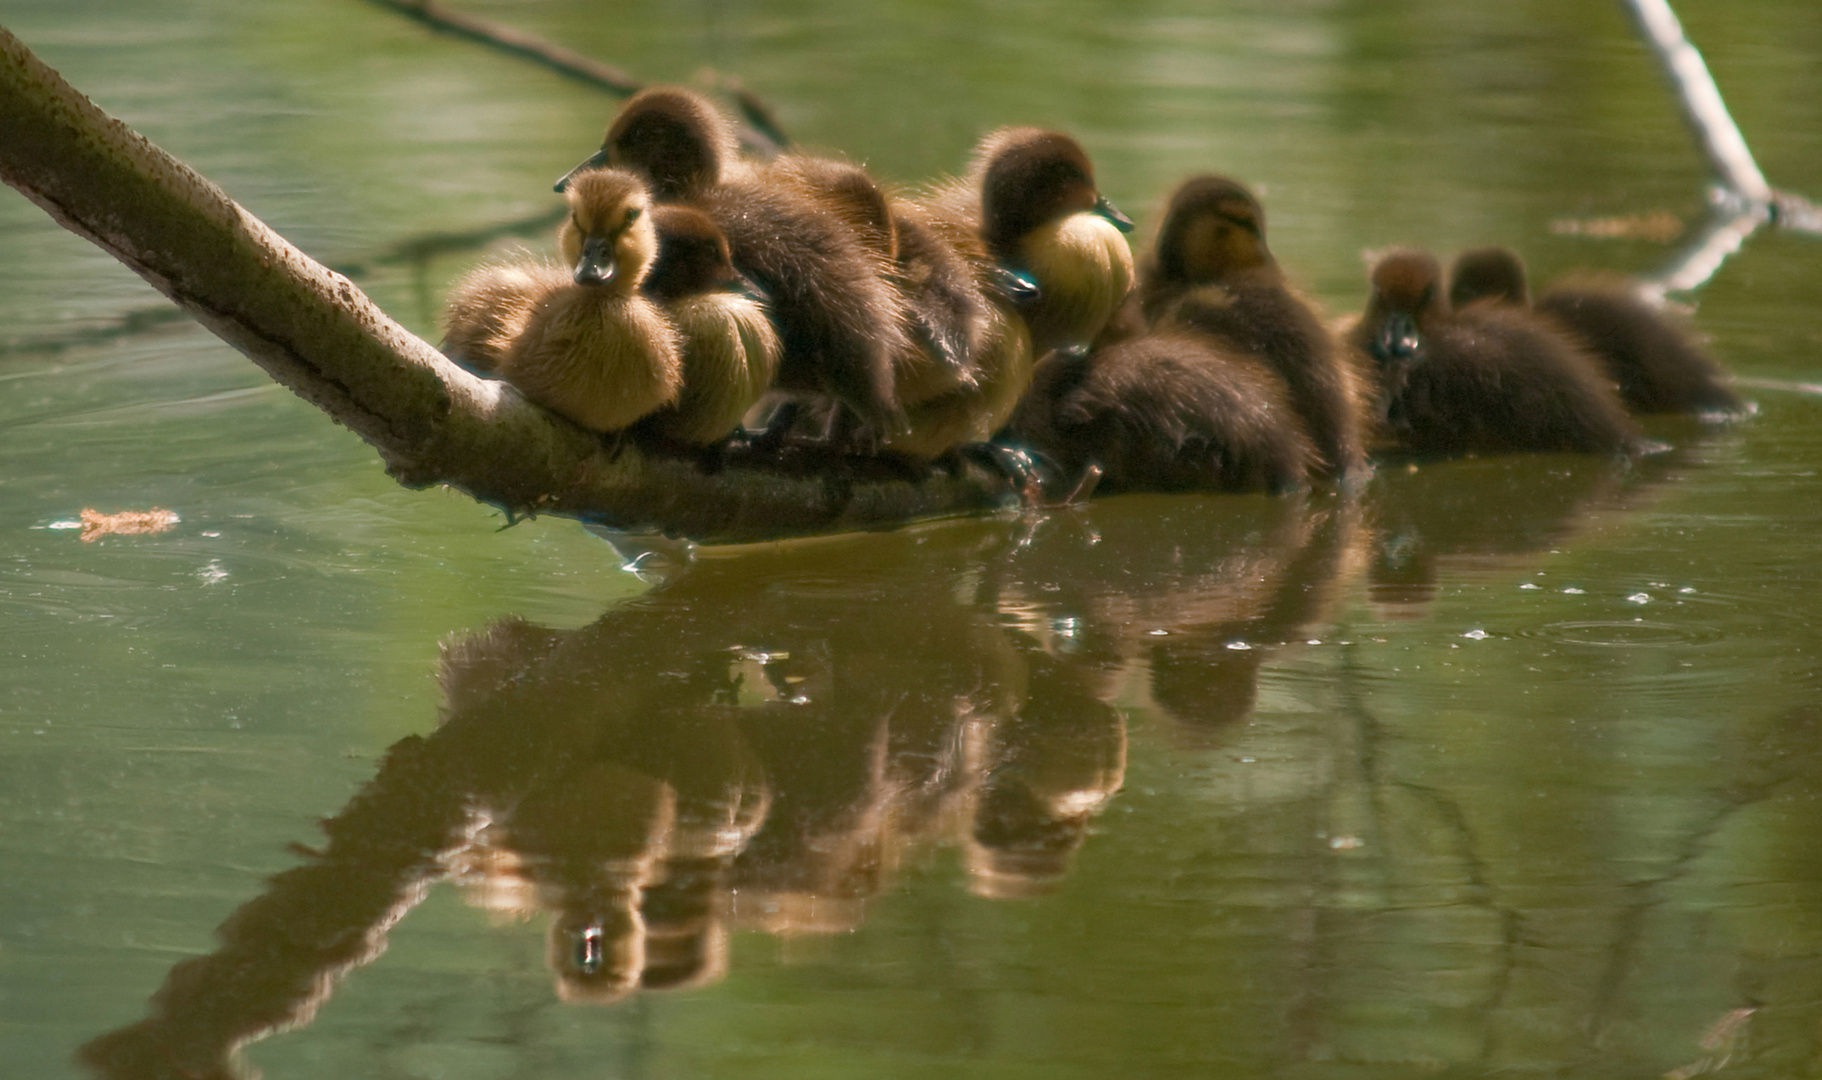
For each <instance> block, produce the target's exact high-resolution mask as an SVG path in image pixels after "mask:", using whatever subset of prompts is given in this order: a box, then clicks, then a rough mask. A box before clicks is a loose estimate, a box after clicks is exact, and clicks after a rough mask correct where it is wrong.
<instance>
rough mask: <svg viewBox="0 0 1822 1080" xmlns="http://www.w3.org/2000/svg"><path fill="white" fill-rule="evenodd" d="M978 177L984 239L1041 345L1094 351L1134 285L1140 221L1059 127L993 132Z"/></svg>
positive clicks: (978, 160) (980, 152) (1035, 344)
mask: <svg viewBox="0 0 1822 1080" xmlns="http://www.w3.org/2000/svg"><path fill="white" fill-rule="evenodd" d="M974 174H975V175H977V176H978V177H979V178H980V193H981V239H982V240H984V241H986V243H987V246H988V248H989V249H990V250H991V251H992V252H993V254H994V257H995V258H997V259H998V260H999V261H1000V264H1001V268H1002V271H1003V277H1004V279H1005V282H1006V287H1005V288H1004V291H1005V292H1006V293H1007V294H1008V295H1009V296H1011V297H1012V298H1013V299H1015V300H1016V301H1018V302H1019V303H1020V305H1021V307H1022V309H1023V312H1024V314H1025V317H1026V319H1027V321H1028V322H1029V323H1030V324H1031V332H1032V341H1033V347H1034V348H1037V349H1039V350H1040V351H1042V350H1045V349H1049V348H1082V347H1086V346H1087V345H1088V344H1089V343H1090V342H1092V341H1093V340H1094V339H1095V338H1096V337H1097V336H1099V334H1100V333H1101V331H1102V330H1103V329H1104V328H1105V327H1106V325H1107V322H1108V320H1109V319H1111V318H1112V317H1113V314H1114V311H1115V310H1116V309H1118V307H1119V305H1120V303H1121V302H1122V301H1124V300H1125V299H1126V294H1127V293H1128V292H1130V291H1131V289H1132V281H1133V263H1132V249H1131V248H1130V247H1129V246H1128V245H1127V243H1126V237H1125V235H1124V234H1125V233H1128V232H1131V231H1132V220H1131V219H1130V218H1128V217H1127V216H1126V215H1125V214H1122V213H1120V211H1119V210H1118V209H1116V208H1115V207H1114V206H1113V204H1111V203H1109V202H1108V201H1107V199H1106V198H1105V197H1104V196H1102V195H1101V193H1100V192H1099V191H1098V190H1097V189H1096V187H1095V182H1094V167H1093V166H1092V165H1091V164H1089V161H1088V155H1087V154H1086V153H1085V152H1083V150H1082V147H1081V146H1080V144H1078V143H1077V142H1076V141H1075V140H1074V139H1072V138H1070V137H1069V136H1067V135H1064V134H1062V133H1060V132H1055V131H1044V130H1041V129H1038V128H1007V129H1004V130H1001V131H997V132H994V133H993V134H991V135H989V136H987V138H985V139H984V140H982V142H981V145H980V148H979V150H978V151H977V152H976V156H975V167H974Z"/></svg>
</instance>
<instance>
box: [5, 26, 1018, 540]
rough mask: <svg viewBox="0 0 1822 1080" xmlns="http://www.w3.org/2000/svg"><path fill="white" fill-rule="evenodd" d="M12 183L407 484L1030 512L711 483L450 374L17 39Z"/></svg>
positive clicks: (616, 519) (886, 480)
mask: <svg viewBox="0 0 1822 1080" xmlns="http://www.w3.org/2000/svg"><path fill="white" fill-rule="evenodd" d="M0 179H3V180H5V181H6V182H7V183H8V184H10V185H12V186H13V187H15V188H17V189H18V190H19V191H21V192H22V193H24V194H25V196H26V197H27V198H29V199H31V200H32V201H33V202H35V203H37V204H38V205H39V206H40V207H42V208H43V209H44V210H45V211H46V212H47V213H49V214H50V215H51V216H52V217H53V218H54V219H56V221H57V222H58V223H59V224H61V225H63V226H64V227H65V228H67V229H70V230H71V231H72V232H75V233H77V234H78V235H80V236H83V237H85V238H86V239H88V240H90V241H91V242H93V243H94V244H96V245H97V246H99V247H101V248H102V249H103V250H105V251H107V252H109V253H110V254H112V255H113V256H114V257H115V258H117V259H119V260H120V261H121V262H123V263H125V264H126V265H127V266H129V267H130V268H132V269H133V270H134V271H135V272H136V273H138V274H139V275H140V276H141V277H143V278H145V279H146V280H147V281H149V282H151V283H152V285H153V286H154V287H156V288H157V289H158V290H159V291H160V292H162V293H164V294H165V295H166V296H168V297H170V298H171V299H172V300H173V301H175V302H176V303H177V304H178V305H179V306H181V307H183V308H184V309H185V310H186V311H188V312H190V313H191V314H192V315H194V316H195V317H196V318H197V319H198V321H200V322H201V323H202V324H203V325H204V326H206V327H207V328H208V329H209V330H211V331H212V332H214V333H215V334H216V335H218V336H219V337H221V338H222V339H223V340H225V341H227V342H228V343H229V344H231V345H233V346H235V347H236V348H237V349H239V350H240V351H241V352H243V353H245V354H246V355H247V357H248V358H249V359H251V360H252V361H253V362H254V363H256V364H258V365H259V366H260V367H261V368H263V369H264V370H265V371H266V372H267V373H268V374H270V375H271V376H272V377H273V378H274V379H276V380H277V381H278V382H280V383H282V384H283V385H285V386H286V387H288V388H290V389H291V390H292V391H293V392H295V393H296V394H298V395H299V396H300V397H302V398H304V399H305V400H306V401H309V402H310V403H312V404H314V405H316V406H317V407H318V408H320V409H322V410H323V411H324V412H327V413H328V414H329V415H330V416H331V417H333V418H334V419H335V420H336V421H337V422H338V423H341V424H343V425H344V426H346V427H347V428H349V429H350V430H352V431H353V432H355V433H356V434H357V435H359V436H361V438H363V439H365V440H366V441H367V442H368V443H370V444H372V445H373V447H374V448H375V449H377V450H378V451H379V453H380V456H381V457H382V459H384V461H385V463H386V467H387V469H388V471H389V472H390V473H391V474H392V475H393V476H394V477H395V478H396V479H398V480H399V482H400V483H402V484H405V485H406V486H408V487H426V486H429V485H432V484H439V483H441V484H448V485H451V486H453V487H456V488H459V489H461V490H463V491H465V492H467V493H468V494H470V495H472V496H474V497H475V498H477V499H479V500H481V501H483V502H487V503H491V504H493V505H496V506H499V507H502V508H503V509H505V510H506V511H507V512H508V514H509V515H515V516H516V515H519V514H530V513H551V514H560V515H564V516H568V517H575V518H579V519H582V520H586V521H593V522H599V523H601V524H605V525H609V526H613V527H615V528H623V529H629V530H640V531H652V532H662V533H665V534H667V535H672V536H687V537H690V538H691V539H694V540H698V541H701V542H705V543H739V542H749V541H756V540H763V539H776V538H781V537H787V536H801V535H810V534H815V533H830V532H844V531H852V530H856V529H869V528H889V527H893V526H896V525H899V524H902V523H904V522H905V521H907V520H911V519H914V518H922V517H933V516H940V515H948V514H959V513H970V512H978V511H981V510H988V509H998V508H1003V507H1005V506H1007V505H1008V503H1009V502H1012V501H1015V496H1014V493H1013V490H1012V487H1011V485H1010V484H1009V483H1008V482H1007V481H1006V480H1005V479H1004V478H1003V477H1001V476H999V475H998V474H997V473H995V472H994V471H992V470H989V469H987V468H985V467H982V466H979V465H974V464H958V465H956V466H954V467H953V468H952V469H949V470H946V471H941V470H939V471H932V472H927V473H924V474H918V475H913V474H910V473H908V472H892V471H890V470H886V469H884V468H883V467H879V468H875V471H871V472H870V471H868V469H869V468H870V467H868V466H864V465H861V464H857V463H848V462H843V463H837V465H836V467H834V468H833V469H830V470H823V471H817V472H810V473H804V472H798V473H790V472H785V471H781V470H776V469H768V468H761V467H758V466H754V465H745V464H735V465H731V466H729V467H727V468H725V469H722V470H720V471H716V472H710V471H707V470H705V469H704V468H702V467H701V465H699V464H698V463H697V462H696V461H694V460H687V459H680V458H664V457H657V456H651V455H647V454H645V453H644V452H642V451H641V450H640V449H639V448H637V447H635V446H632V445H630V444H628V445H622V446H620V447H618V448H614V447H610V446H608V445H605V444H604V443H603V442H602V440H601V439H600V438H598V437H597V436H595V435H594V434H592V433H590V432H587V431H584V430H582V429H580V428H578V427H575V426H574V425H571V424H570V423H568V422H567V421H564V420H562V419H561V418H559V417H557V416H555V415H553V414H551V413H549V412H547V411H545V410H544V409H541V408H539V407H537V406H535V405H532V404H530V403H529V402H527V401H525V400H524V399H523V398H522V397H520V396H519V395H518V394H517V393H516V392H515V391H514V390H512V389H511V388H510V387H509V386H507V385H506V384H504V383H499V382H492V381H487V380H482V379H478V378H476V377H474V376H472V375H470V374H469V373H468V372H466V371H464V370H462V369H461V368H459V367H457V366H456V365H454V364H452V363H450V362H449V361H448V360H447V359H445V358H444V357H443V356H442V354H441V353H439V352H437V350H436V349H434V348H432V347H431V346H430V345H429V344H428V343H426V342H424V341H422V340H421V339H419V338H417V337H415V336H413V335H412V334H411V333H410V332H409V331H407V330H405V329H404V328H403V327H401V326H399V325H398V324H397V323H395V322H393V321H392V320H391V319H389V318H387V317H386V315H385V313H384V312H382V311H380V310H379V308H378V307H376V306H375V305H374V304H373V303H372V302H371V301H370V300H368V299H367V297H366V296H365V295H364V294H362V293H361V291H360V290H359V289H357V288H356V287H355V286H354V285H353V283H352V282H350V281H349V280H348V279H347V278H345V277H343V276H342V275H340V274H337V273H335V272H334V271H332V270H329V269H328V268H326V267H324V266H322V265H321V264H319V263H317V262H315V261H314V260H312V259H310V258H309V257H308V256H306V255H305V254H304V253H303V252H301V251H299V250H298V249H297V248H295V247H293V246H292V245H291V244H289V243H288V242H286V241H285V240H284V238H283V237H281V236H279V235H278V234H277V233H275V232H273V231H272V230H271V229H270V228H268V227H267V226H266V225H265V224H264V223H263V222H261V221H260V220H259V219H257V218H255V217H253V216H252V215H251V214H249V213H247V212H246V211H245V210H243V209H242V208H241V207H240V206H239V205H237V204H236V203H234V202H233V200H231V199H229V198H228V197H227V196H226V195H225V194H224V193H223V192H222V191H221V189H219V188H217V187H216V186H215V185H214V184H212V183H210V182H209V181H208V180H206V179H204V178H203V177H202V176H200V175H198V174H197V173H195V172H194V171H193V170H191V169H190V168H188V167H187V166H185V165H184V164H183V163H181V162H179V161H177V160H176V159H174V158H172V157H171V156H170V155H168V154H166V153H165V152H164V151H162V150H160V149H159V148H158V147H156V146H154V145H152V144H151V143H150V142H148V141H147V140H146V139H145V138H144V137H142V136H140V135H139V134H138V133H137V132H134V131H133V130H132V129H130V128H128V127H127V126H126V125H125V124H122V123H121V122H120V121H118V120H115V119H113V118H112V117H110V116H107V115H106V114H105V113H103V112H102V111H101V110H100V109H98V108H96V107H95V106H94V105H93V104H92V103H91V102H89V100H88V99H87V98H84V97H83V96H82V95H81V94H79V93H77V92H76V91H75V90H74V89H73V88H71V87H70V86H69V84H67V83H66V82H64V81H63V79H62V78H61V77H59V76H58V75H57V73H56V72H54V71H52V70H51V69H50V68H49V67H46V66H45V65H44V64H43V63H42V62H41V61H39V60H38V58H37V57H35V56H34V55H32V53H31V51H30V50H28V49H27V48H26V47H25V46H24V45H23V44H22V43H21V42H20V41H19V40H18V39H17V38H15V37H14V36H13V35H12V34H10V33H8V32H7V31H5V30H4V29H0Z"/></svg>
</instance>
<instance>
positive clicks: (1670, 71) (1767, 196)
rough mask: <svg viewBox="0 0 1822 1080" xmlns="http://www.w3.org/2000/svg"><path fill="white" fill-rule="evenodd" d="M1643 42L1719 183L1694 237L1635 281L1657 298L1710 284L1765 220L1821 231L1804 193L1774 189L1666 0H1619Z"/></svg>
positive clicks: (1820, 215) (1821, 219)
mask: <svg viewBox="0 0 1822 1080" xmlns="http://www.w3.org/2000/svg"><path fill="white" fill-rule="evenodd" d="M1624 3H1625V5H1626V10H1627V11H1628V12H1630V13H1631V15H1632V18H1633V21H1634V22H1635V23H1636V24H1637V25H1638V28H1639V33H1640V34H1641V35H1642V36H1643V37H1644V39H1645V44H1646V45H1648V46H1649V47H1650V48H1651V51H1652V53H1653V54H1654V55H1655V56H1656V57H1657V59H1658V63H1659V64H1660V65H1662V67H1663V69H1664V74H1665V76H1666V77H1667V78H1669V80H1670V85H1671V88H1672V89H1674V90H1675V91H1676V95H1677V102H1678V103H1679V104H1680V105H1681V106H1682V109H1683V119H1685V120H1686V121H1688V123H1689V126H1690V128H1691V129H1692V130H1693V131H1694V133H1695V136H1696V141H1697V142H1699V143H1700V144H1701V147H1702V152H1703V154H1704V155H1706V156H1707V158H1708V164H1709V167H1710V168H1712V169H1713V170H1714V173H1715V178H1716V180H1717V181H1719V183H1720V188H1721V190H1720V193H1719V196H1718V198H1717V199H1716V206H1715V213H1714V215H1713V217H1712V218H1711V219H1710V220H1709V223H1708V226H1707V227H1706V228H1705V229H1703V231H1702V233H1701V235H1699V236H1698V237H1697V238H1696V241H1695V242H1694V243H1692V244H1690V245H1689V246H1688V247H1687V248H1685V249H1684V251H1683V253H1682V254H1681V255H1679V256H1678V257H1677V258H1676V260H1675V261H1673V262H1672V263H1671V264H1670V265H1669V266H1667V267H1665V268H1664V269H1663V270H1661V271H1659V272H1658V273H1657V274H1656V275H1654V276H1653V277H1652V278H1651V279H1650V280H1648V281H1646V282H1644V283H1643V284H1642V285H1641V287H1640V290H1639V291H1640V293H1641V294H1643V295H1644V296H1645V297H1646V298H1647V299H1650V300H1653V301H1655V302H1659V303H1662V302H1663V300H1664V296H1665V294H1666V293H1671V292H1689V291H1692V290H1695V289H1698V288H1700V287H1701V286H1703V285H1705V284H1707V282H1708V280H1709V279H1710V278H1712V277H1714V275H1715V274H1716V273H1717V272H1718V271H1719V270H1720V269H1721V264H1722V263H1724V262H1726V261H1727V257H1728V256H1730V255H1732V254H1733V253H1734V252H1736V251H1738V250H1740V248H1741V247H1743V246H1744V245H1745V243H1746V241H1747V240H1748V239H1749V238H1750V237H1751V236H1752V234H1753V233H1755V232H1758V231H1759V229H1760V228H1761V227H1762V226H1764V225H1766V224H1767V223H1769V222H1773V221H1775V222H1777V223H1778V224H1779V225H1780V226H1782V227H1784V228H1791V229H1800V230H1802V231H1805V232H1822V212H1819V211H1818V210H1817V208H1816V206H1815V204H1813V203H1811V202H1809V201H1808V200H1807V199H1804V198H1802V197H1801V196H1797V195H1792V194H1790V193H1788V192H1782V191H1777V190H1774V189H1773V188H1772V186H1771V184H1770V182H1769V181H1767V180H1766V179H1765V174H1764V173H1763V172H1761V171H1759V164H1758V162H1757V161H1755V160H1753V156H1752V150H1751V149H1750V148H1749V147H1748V146H1747V145H1746V137H1745V136H1744V135H1742V134H1741V133H1740V127H1739V125H1738V124H1736V123H1734V120H1733V116H1732V114H1730V113H1729V112H1728V111H1727V103H1726V102H1725V101H1723V100H1722V99H1721V90H1720V87H1718V86H1716V85H1715V81H1714V76H1713V75H1711V74H1709V71H1708V65H1707V64H1706V63H1705V62H1704V61H1703V60H1702V54H1701V53H1700V52H1697V51H1696V47H1695V46H1694V45H1692V44H1690V42H1689V38H1688V37H1687V36H1685V35H1684V33H1683V24H1682V23H1681V22H1679V21H1678V20H1677V17H1676V12H1674V11H1672V10H1671V8H1670V0H1624Z"/></svg>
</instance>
